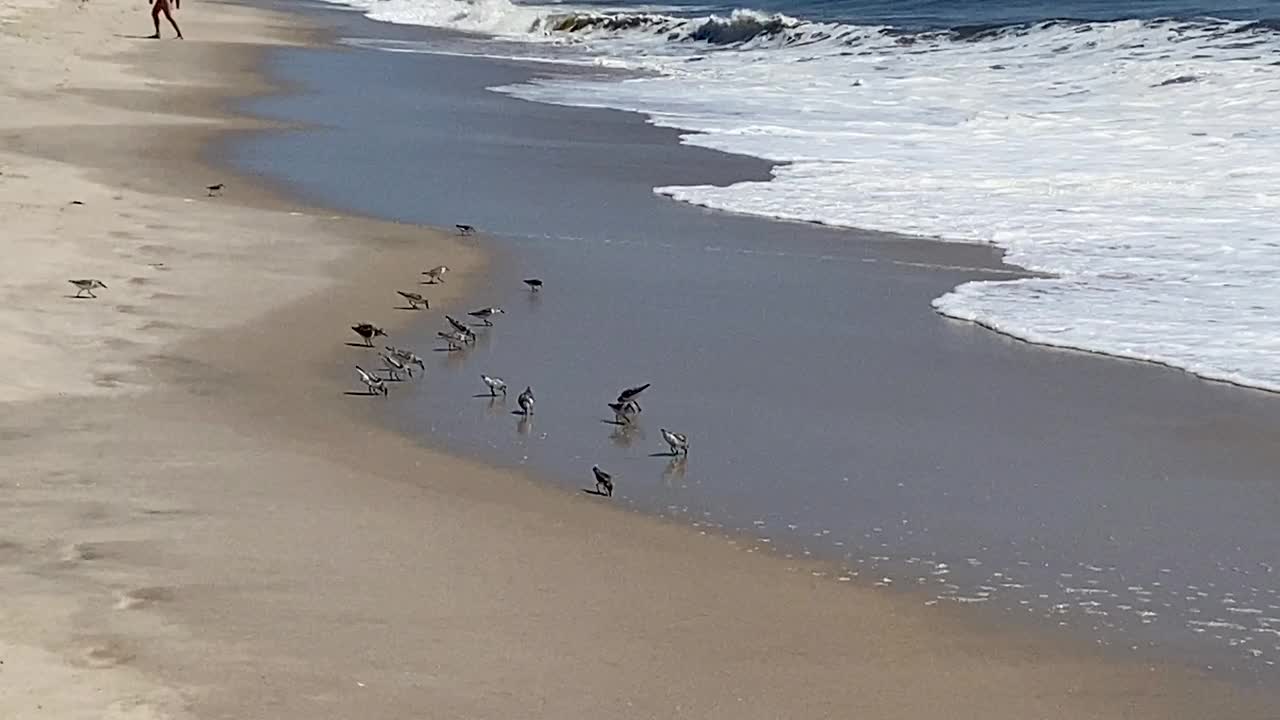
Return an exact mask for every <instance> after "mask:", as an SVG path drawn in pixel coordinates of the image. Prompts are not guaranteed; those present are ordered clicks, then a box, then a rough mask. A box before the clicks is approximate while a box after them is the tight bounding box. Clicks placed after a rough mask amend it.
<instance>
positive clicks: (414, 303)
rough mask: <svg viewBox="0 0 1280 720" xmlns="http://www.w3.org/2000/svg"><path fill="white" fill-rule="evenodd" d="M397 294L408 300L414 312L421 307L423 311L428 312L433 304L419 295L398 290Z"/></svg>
mask: <svg viewBox="0 0 1280 720" xmlns="http://www.w3.org/2000/svg"><path fill="white" fill-rule="evenodd" d="M396 294H397V295H399V296H400V297H402V298H404V299H405V300H408V301H409V307H410V308H412V309H414V310H417V309H418V308H419V307H421V308H422V309H423V310H427V309H429V308H430V307H431V303H429V302H427V299H426V298H424V297H422V296H421V295H419V294H418V293H415V292H405V291H403V290H397V291H396Z"/></svg>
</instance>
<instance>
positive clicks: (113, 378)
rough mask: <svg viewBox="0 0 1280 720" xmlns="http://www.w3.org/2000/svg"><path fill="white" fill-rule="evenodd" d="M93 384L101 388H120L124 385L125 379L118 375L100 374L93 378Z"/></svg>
mask: <svg viewBox="0 0 1280 720" xmlns="http://www.w3.org/2000/svg"><path fill="white" fill-rule="evenodd" d="M93 384H94V385H97V386H98V387H101V388H118V387H120V386H121V385H123V384H124V378H122V377H121V376H120V375H118V374H116V373H98V374H97V375H94V376H93Z"/></svg>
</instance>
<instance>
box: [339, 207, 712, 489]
mask: <svg viewBox="0 0 1280 720" xmlns="http://www.w3.org/2000/svg"><path fill="white" fill-rule="evenodd" d="M456 227H457V228H458V232H459V233H460V234H462V235H470V234H472V233H474V232H475V228H474V227H472V226H470V225H457V226H456ZM448 272H449V267H448V266H446V265H440V266H437V267H434V268H431V269H430V270H426V271H424V272H423V273H422V275H423V276H425V278H426V279H425V280H424V281H423V284H425V285H435V284H438V283H443V282H444V277H445V274H446V273H448ZM524 284H525V285H527V286H528V287H529V291H530V292H535V293H536V292H539V291H541V290H542V280H540V279H538V278H530V279H528V280H525V281H524ZM396 293H397V294H398V295H400V297H402V298H404V300H405V302H406V303H408V305H407V307H405V308H404V309H410V310H426V309H429V308H430V307H431V303H430V301H429V300H428V299H427V298H426V297H425V296H423V295H422V294H421V293H417V292H409V291H405V290H397V291H396ZM504 313H505V311H504V310H503V309H502V308H501V307H498V306H496V305H493V306H488V307H482V308H479V309H477V310H472V311H471V312H469V313H467V315H469V316H471V317H472V318H473V322H472V324H470V325H469V324H467V323H465V322H462V321H460V320H458V319H457V318H455V317H453V316H451V315H445V316H444V319H445V322H446V323H447V325H448V326H447V328H446V329H445V330H442V331H440V332H437V333H436V336H437V337H439V338H440V339H441V340H443V341H444V342H445V343H446V348H445V349H446V350H448V351H450V352H460V351H464V350H466V349H467V348H468V347H469V346H471V345H473V344H475V342H476V328H489V327H493V319H494V318H495V317H497V316H498V315H502V314H504ZM351 330H352V332H354V333H355V334H356V335H358V336H360V338H361V339H363V340H364V343H363V347H369V348H373V347H374V342H373V341H374V338H378V337H387V332H386V330H384V329H382V328H381V327H378V326H377V325H374V324H373V323H367V322H362V323H358V324H356V325H352V326H351ZM378 358H379V359H380V360H381V361H382V367H381V368H379V369H375V370H373V371H369V370H366V369H364V368H363V367H361V366H359V365H356V366H355V368H356V373H357V374H358V376H359V379H360V382H361V383H363V384H364V386H365V387H366V388H367V389H368V394H369V395H383V396H386V395H388V393H389V392H390V390H389V387H388V383H389V382H398V381H400V380H401V379H402V378H401V376H402V375H407V376H408V377H410V378H412V377H413V368H414V366H417V367H418V369H419V370H420V371H421V372H423V373H425V372H426V364H425V363H424V362H423V360H422V358H421V357H420V356H419V355H418V354H417V353H415V352H413V351H412V350H405V349H403V348H398V347H395V346H392V345H385V346H384V347H383V350H382V351H379V352H378ZM380 373H381V374H380ZM480 380H481V382H483V383H484V385H485V388H486V389H487V390H488V392H489V397H491V398H496V397H498V395H502V397H504V398H505V397H506V396H507V382H506V381H505V380H503V379H502V378H500V377H497V376H495V375H485V374H481V375H480ZM648 387H649V383H645V384H643V385H637V386H634V387H629V388H626V389H624V390H623V391H622V392H620V393H619V394H618V398H617V400H616V401H614V402H611V403H609V409H610V410H612V411H613V415H614V422H615V423H616V424H618V425H624V426H629V425H631V424H632V423H634V422H635V420H636V417H637V416H638V415H639V414H640V412H641V408H640V403H639V401H638V400H637V398H638V397H639V395H640V393H642V392H644V391H645V390H646V389H647V388H648ZM534 403H535V398H534V395H533V388H532V387H531V386H525V389H524V391H523V392H521V393H520V395H519V396H517V397H516V404H517V405H518V406H519V407H520V409H519V410H518V411H517V413H518V414H520V415H523V416H525V417H526V418H527V417H530V416H532V415H533V409H534ZM661 432H662V439H663V440H664V441H666V443H667V445H668V446H670V448H671V454H672V455H677V456H678V455H682V454H683V455H688V453H689V438H688V436H686V435H685V434H683V433H678V432H674V431H671V430H668V429H666V428H661ZM591 473H592V475H593V476H594V478H595V482H596V490H595V492H596V494H598V495H604V496H606V497H612V496H613V475H611V474H610V473H608V472H605V471H604V470H602V469H600V466H599V465H594V466H592V468H591Z"/></svg>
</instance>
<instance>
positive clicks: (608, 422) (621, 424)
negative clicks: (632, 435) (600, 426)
mask: <svg viewBox="0 0 1280 720" xmlns="http://www.w3.org/2000/svg"><path fill="white" fill-rule="evenodd" d="M600 422H602V423H604V424H605V425H613V426H614V427H622V428H629V427H631V423H624V422H622V421H621V420H605V419H604V418H600Z"/></svg>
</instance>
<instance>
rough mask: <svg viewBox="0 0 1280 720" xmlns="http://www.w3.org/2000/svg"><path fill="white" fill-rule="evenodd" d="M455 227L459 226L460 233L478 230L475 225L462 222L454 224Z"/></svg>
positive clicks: (464, 233)
mask: <svg viewBox="0 0 1280 720" xmlns="http://www.w3.org/2000/svg"><path fill="white" fill-rule="evenodd" d="M454 227H456V228H458V234H459V235H470V234H472V233H474V232H475V231H476V228H475V226H474V225H463V224H462V223H459V224H457V225H454Z"/></svg>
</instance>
